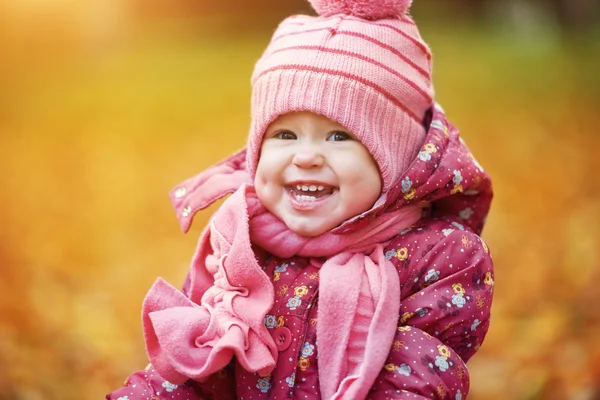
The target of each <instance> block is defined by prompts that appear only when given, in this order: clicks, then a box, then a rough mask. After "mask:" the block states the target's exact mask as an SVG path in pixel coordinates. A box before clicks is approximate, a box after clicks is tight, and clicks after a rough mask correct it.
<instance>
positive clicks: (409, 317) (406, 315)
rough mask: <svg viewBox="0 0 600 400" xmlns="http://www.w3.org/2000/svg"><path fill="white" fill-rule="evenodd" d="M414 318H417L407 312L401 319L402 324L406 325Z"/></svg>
mask: <svg viewBox="0 0 600 400" xmlns="http://www.w3.org/2000/svg"><path fill="white" fill-rule="evenodd" d="M414 316H415V313H411V312H405V313H404V314H402V317H401V318H400V323H401V324H405V323H406V321H408V320H409V319H411V318H412V317H414Z"/></svg>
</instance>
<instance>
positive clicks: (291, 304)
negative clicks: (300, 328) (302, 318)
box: [286, 296, 302, 310]
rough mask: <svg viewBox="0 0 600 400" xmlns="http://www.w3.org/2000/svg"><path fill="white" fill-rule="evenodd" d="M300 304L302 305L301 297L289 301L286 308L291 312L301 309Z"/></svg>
mask: <svg viewBox="0 0 600 400" xmlns="http://www.w3.org/2000/svg"><path fill="white" fill-rule="evenodd" d="M300 304H302V300H300V297H298V296H294V297H290V298H289V299H288V302H287V304H286V307H287V308H289V309H290V310H295V309H296V308H298V307H300Z"/></svg>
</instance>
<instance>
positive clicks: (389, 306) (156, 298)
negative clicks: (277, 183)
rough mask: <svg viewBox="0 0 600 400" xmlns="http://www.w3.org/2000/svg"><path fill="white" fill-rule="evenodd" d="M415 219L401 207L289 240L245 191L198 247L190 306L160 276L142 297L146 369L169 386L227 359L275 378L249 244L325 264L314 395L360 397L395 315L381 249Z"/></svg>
mask: <svg viewBox="0 0 600 400" xmlns="http://www.w3.org/2000/svg"><path fill="white" fill-rule="evenodd" d="M421 211H422V209H421V207H420V206H404V207H402V208H400V209H399V210H396V211H391V212H387V213H384V214H383V215H381V216H377V217H375V218H373V219H372V220H370V221H369V223H367V224H366V225H364V226H362V227H359V228H357V229H356V230H354V231H351V232H348V233H344V234H333V233H331V232H326V233H324V234H322V235H320V236H318V237H314V238H306V237H302V236H299V235H297V234H295V233H293V232H291V231H290V230H289V229H288V228H287V227H286V226H285V224H284V223H283V222H282V221H281V220H279V219H278V218H277V217H275V216H274V215H273V214H271V213H270V212H268V211H267V210H266V209H265V208H264V207H263V206H262V204H261V203H260V201H259V200H258V198H257V197H256V194H255V192H254V189H253V187H252V186H250V185H248V184H243V185H242V186H241V187H240V188H239V189H238V190H236V191H235V193H233V194H232V195H231V197H229V198H228V199H227V200H226V201H225V202H224V203H223V205H222V206H221V207H220V208H219V210H218V211H217V212H216V213H215V214H214V215H213V217H212V219H211V221H210V224H209V226H208V228H207V229H206V230H205V232H204V233H203V235H202V237H201V239H200V243H199V247H198V250H197V252H196V256H195V258H194V261H193V264H192V269H191V272H190V280H191V285H190V293H189V298H188V297H186V296H185V295H183V294H182V293H181V292H180V291H178V290H177V289H175V288H174V287H172V286H171V285H169V284H168V283H166V282H165V281H164V280H162V279H160V278H159V279H158V280H157V281H156V283H155V284H154V285H153V287H152V288H151V289H150V292H149V293H148V295H147V296H146V299H145V300H144V307H143V319H144V335H145V338H146V348H147V351H148V354H149V356H150V360H151V362H152V364H153V365H154V367H155V368H156V370H157V371H158V372H159V373H160V375H161V376H162V377H163V378H165V379H167V380H169V381H171V382H173V383H183V382H185V381H186V380H187V379H189V378H191V379H195V380H199V381H202V380H204V379H205V378H206V377H208V376H209V375H211V374H212V373H214V372H216V371H218V370H220V369H222V368H223V367H225V366H226V365H227V364H228V363H229V362H230V361H231V358H232V357H233V356H234V355H235V356H236V358H237V360H238V362H239V363H240V364H241V365H242V366H243V367H244V368H245V369H246V370H248V371H251V372H258V373H259V374H260V375H261V376H266V375H268V374H269V373H270V372H271V371H272V370H273V368H274V367H275V365H276V362H277V347H276V345H275V343H274V341H273V339H272V337H271V335H270V334H269V331H268V329H267V328H266V326H265V325H264V317H265V315H266V314H267V312H268V311H269V310H270V309H271V307H272V305H273V301H274V289H273V285H272V283H271V281H270V279H269V278H268V277H267V275H266V274H265V273H264V271H262V269H261V268H260V266H259V265H258V263H257V261H256V257H255V255H254V252H253V251H252V245H251V244H252V243H253V244H255V245H257V246H259V247H261V248H263V249H265V250H266V251H268V252H270V253H271V254H274V255H275V256H277V257H280V258H289V257H293V256H303V257H323V256H327V257H329V258H328V259H327V261H326V262H325V263H324V264H323V265H322V267H321V270H320V279H319V308H318V318H317V338H318V339H317V340H318V342H317V345H318V350H319V360H318V367H319V380H320V389H321V396H322V397H323V398H326V399H358V398H364V397H366V395H367V393H368V391H369V390H370V388H371V386H372V385H373V383H374V381H375V379H376V377H377V375H378V374H379V372H380V370H381V368H382V367H383V365H384V363H385V360H386V358H387V355H388V353H389V349H390V348H391V344H392V340H393V337H394V334H395V331H396V327H397V322H398V321H397V318H396V317H395V316H397V315H398V312H399V308H400V284H399V280H398V273H397V271H396V269H395V267H394V266H393V264H392V263H391V262H390V261H389V260H387V259H386V257H385V255H384V254H383V248H384V246H385V244H386V243H387V241H389V240H390V239H391V238H393V237H394V236H396V235H397V234H398V233H399V232H400V231H401V230H402V229H404V228H406V227H407V226H409V225H411V224H413V223H415V222H416V221H417V220H418V219H419V218H420V217H421ZM334 327H335V328H334Z"/></svg>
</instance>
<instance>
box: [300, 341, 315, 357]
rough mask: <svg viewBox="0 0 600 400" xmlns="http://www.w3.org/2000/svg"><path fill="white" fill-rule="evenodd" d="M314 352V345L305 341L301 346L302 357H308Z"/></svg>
mask: <svg viewBox="0 0 600 400" xmlns="http://www.w3.org/2000/svg"><path fill="white" fill-rule="evenodd" d="M314 353H315V346H314V345H312V344H310V343H308V342H306V343H304V346H303V347H302V357H305V358H307V357H310V356H312V355H313V354H314Z"/></svg>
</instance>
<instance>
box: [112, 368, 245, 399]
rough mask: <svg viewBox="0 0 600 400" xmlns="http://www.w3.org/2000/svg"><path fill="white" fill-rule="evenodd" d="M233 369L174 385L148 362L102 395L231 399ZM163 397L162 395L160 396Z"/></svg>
mask: <svg viewBox="0 0 600 400" xmlns="http://www.w3.org/2000/svg"><path fill="white" fill-rule="evenodd" d="M234 388H235V383H234V379H233V369H232V368H229V367H227V368H225V369H223V370H221V371H219V372H217V373H215V374H213V375H211V376H210V377H209V378H208V380H207V381H206V382H203V383H198V382H194V381H192V380H189V381H187V382H186V383H185V384H183V385H175V384H172V383H170V382H169V381H167V380H165V379H163V378H161V377H160V375H159V374H158V373H157V372H156V371H155V370H154V368H153V367H152V365H148V367H146V369H144V370H142V371H137V372H135V373H133V374H131V375H130V376H129V378H127V380H126V381H125V386H123V387H122V388H120V389H118V390H115V391H114V392H112V393H110V394H107V395H106V400H159V399H162V398H167V397H168V398H174V399H178V400H212V399H215V400H216V399H219V400H220V399H224V400H228V399H235V389H234ZM165 395H166V396H167V397H163V396H165Z"/></svg>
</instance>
